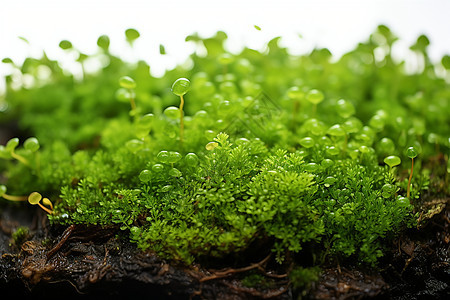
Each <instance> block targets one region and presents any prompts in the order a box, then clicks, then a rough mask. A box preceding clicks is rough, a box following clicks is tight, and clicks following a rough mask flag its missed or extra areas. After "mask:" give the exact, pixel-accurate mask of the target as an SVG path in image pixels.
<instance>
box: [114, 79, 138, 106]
mask: <svg viewBox="0 0 450 300" xmlns="http://www.w3.org/2000/svg"><path fill="white" fill-rule="evenodd" d="M119 85H120V87H121V88H122V89H123V90H119V91H118V97H119V99H127V100H128V101H130V105H131V112H132V113H134V112H135V111H136V102H135V101H134V89H135V88H136V82H135V81H134V79H133V78H131V77H129V76H122V77H120V79H119Z"/></svg>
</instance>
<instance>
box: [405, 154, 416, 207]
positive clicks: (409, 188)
mask: <svg viewBox="0 0 450 300" xmlns="http://www.w3.org/2000/svg"><path fill="white" fill-rule="evenodd" d="M406 155H407V156H408V157H409V158H411V172H410V173H409V179H408V187H407V189H406V198H408V199H410V198H409V195H410V192H411V179H412V175H413V169H414V158H415V157H417V155H418V151H417V149H416V148H415V147H409V148H408V149H406Z"/></svg>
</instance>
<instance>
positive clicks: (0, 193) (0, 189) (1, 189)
mask: <svg viewBox="0 0 450 300" xmlns="http://www.w3.org/2000/svg"><path fill="white" fill-rule="evenodd" d="M6 191H7V188H6V186H5V185H0V197H3V198H4V199H6V200H9V201H25V200H27V197H26V196H13V195H8V194H7V193H6Z"/></svg>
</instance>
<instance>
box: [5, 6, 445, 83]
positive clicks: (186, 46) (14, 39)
mask: <svg viewBox="0 0 450 300" xmlns="http://www.w3.org/2000/svg"><path fill="white" fill-rule="evenodd" d="M448 12H450V1H448V0H433V1H427V0H373V1H361V0H341V1H334V0H315V1H303V0H297V1H287V0H277V1H263V0H259V1H254V0H227V1H220V2H219V1H207V0H191V1H174V0H166V1H147V0H127V1H119V0H77V1H73V0H40V1H36V0H15V1H11V0H6V1H2V3H1V8H0V59H3V58H5V57H9V58H11V59H12V60H13V61H14V62H15V63H17V64H20V63H21V62H22V61H23V60H24V59H25V57H27V56H32V57H41V56H42V53H43V51H45V53H46V54H47V55H48V56H49V57H50V58H51V59H58V60H61V63H62V64H64V61H65V60H67V53H65V52H64V51H63V50H62V49H61V48H59V47H58V44H59V42H60V41H61V40H63V39H67V40H69V41H71V42H72V44H73V45H74V47H75V48H77V49H79V50H80V51H82V52H84V53H86V54H92V53H95V52H97V50H98V48H97V44H96V41H97V38H98V37H99V36H100V35H103V34H106V35H108V36H109V37H110V39H111V48H110V49H111V51H112V52H113V53H114V54H117V55H119V56H121V57H123V58H125V59H126V60H130V61H134V60H138V59H143V60H145V61H147V62H148V63H149V64H150V66H151V72H152V74H153V75H156V76H160V75H162V74H163V72H164V70H165V69H166V68H172V67H174V66H175V65H176V64H178V63H181V62H183V61H184V60H185V59H186V57H187V56H188V55H189V54H190V53H192V52H193V51H194V46H193V45H192V43H187V42H185V38H186V36H187V35H190V34H193V33H196V32H197V33H198V34H199V35H200V36H202V37H209V36H211V35H213V34H214V33H215V32H216V31H218V30H223V31H225V32H226V33H227V35H228V42H227V47H228V49H229V50H230V51H237V50H239V49H240V48H241V47H243V46H244V45H245V46H247V47H249V48H254V49H258V50H260V49H263V48H264V45H265V44H266V43H267V42H268V41H269V40H270V39H272V38H274V37H277V36H281V37H282V39H281V42H282V44H283V46H288V47H289V49H290V51H291V52H292V53H296V54H297V53H308V52H309V51H311V50H312V49H314V48H315V47H326V48H328V49H329V50H330V51H331V52H332V54H333V55H335V56H336V57H339V56H340V55H342V54H343V53H345V52H347V51H349V50H351V49H353V48H354V47H355V46H356V45H357V44H358V42H362V41H365V40H367V39H368V38H369V35H370V34H371V33H372V32H373V31H374V30H375V28H376V27H377V25H379V24H384V25H387V26H388V27H389V28H390V29H391V30H392V32H393V33H394V34H396V35H397V36H398V37H399V38H400V40H399V41H398V42H397V43H396V48H395V49H394V53H393V54H394V55H396V56H397V57H401V58H405V57H407V56H408V51H409V46H410V45H412V44H413V43H414V42H415V40H416V39H417V37H418V36H419V35H421V34H425V35H427V37H428V38H429V39H430V42H431V46H430V48H429V51H430V57H431V58H432V59H433V60H436V61H438V60H440V59H441V58H442V56H443V55H444V54H448V53H450V38H449V34H450V18H449V17H448ZM255 25H256V26H257V27H258V28H256V27H255ZM127 28H135V29H137V30H138V31H139V32H140V34H141V37H140V38H139V39H138V40H137V41H136V43H135V45H134V48H133V49H131V48H130V46H129V45H128V44H127V43H126V41H125V35H124V31H125V30H126V29H127ZM259 28H260V30H259ZM19 37H21V38H19ZM160 45H163V46H164V48H165V51H166V55H161V54H160ZM68 61H69V60H68ZM70 61H73V60H70ZM66 67H67V69H69V70H70V69H71V68H72V67H73V66H71V65H70V64H69V63H68V65H67V66H66ZM94 67H95V66H94ZM9 71H10V70H9V66H8V65H6V64H0V77H3V76H4V75H5V74H8V72H9ZM72 71H74V72H76V70H72ZM3 81H4V80H0V90H1V89H2V87H3V86H4V82H3Z"/></svg>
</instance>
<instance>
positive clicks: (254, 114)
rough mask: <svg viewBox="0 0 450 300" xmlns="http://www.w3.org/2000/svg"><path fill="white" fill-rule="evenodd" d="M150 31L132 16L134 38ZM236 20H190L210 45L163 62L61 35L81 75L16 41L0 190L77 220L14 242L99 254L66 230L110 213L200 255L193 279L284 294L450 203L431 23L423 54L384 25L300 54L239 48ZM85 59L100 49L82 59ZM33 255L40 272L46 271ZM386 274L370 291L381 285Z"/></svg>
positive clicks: (8, 200)
mask: <svg viewBox="0 0 450 300" xmlns="http://www.w3.org/2000/svg"><path fill="white" fill-rule="evenodd" d="M136 33H137V34H136ZM137 38H139V33H138V32H137V31H136V30H128V31H127V33H126V39H127V41H128V42H129V43H130V46H132V44H133V42H134V40H135V39H137ZM226 38H227V36H226V34H225V33H224V32H218V33H217V34H216V35H214V36H212V37H209V38H201V37H199V36H198V35H191V36H189V37H187V38H186V41H187V42H188V43H194V44H195V45H197V46H198V47H204V48H205V49H206V51H207V55H198V54H197V52H194V53H193V54H192V55H191V56H190V58H189V61H190V65H191V67H186V65H179V66H176V67H175V68H173V69H171V70H168V71H167V72H166V73H165V74H164V76H162V77H154V76H152V74H151V72H150V71H151V63H150V65H149V64H147V63H146V62H143V61H139V62H137V63H130V62H126V61H123V60H122V59H121V58H120V57H118V56H116V55H114V54H113V53H111V52H110V51H109V38H108V37H106V36H102V37H100V38H99V40H98V46H99V48H98V53H96V54H92V55H90V56H87V55H85V54H83V52H82V49H76V48H74V47H73V45H72V44H71V43H70V42H69V41H63V42H61V44H60V47H61V49H62V50H61V51H66V52H67V55H72V56H73V57H78V59H77V60H76V62H77V63H78V64H79V66H80V67H81V69H82V70H83V72H82V74H78V75H76V76H75V75H73V74H71V73H69V72H67V71H66V70H64V69H63V68H62V67H61V66H60V64H59V63H58V62H57V61H54V60H51V59H50V58H49V57H47V56H46V55H45V54H44V55H43V56H42V57H40V58H32V57H30V58H27V59H26V60H25V61H24V62H23V64H21V65H18V64H15V63H14V62H13V61H11V60H10V59H8V58H5V59H3V63H5V64H8V65H9V66H10V70H11V74H10V75H7V76H6V78H5V80H6V93H5V94H4V95H0V107H3V108H4V109H2V111H0V115H1V119H0V125H1V126H2V135H1V136H0V138H1V139H2V145H1V146H0V172H1V173H0V184H1V185H0V196H2V197H3V198H4V199H2V201H1V202H0V208H1V209H3V210H5V211H10V210H11V209H14V210H18V211H19V210H30V209H34V208H36V210H39V211H42V212H41V213H39V214H40V215H41V217H44V219H43V222H44V223H45V221H48V222H49V224H50V226H51V227H50V228H61V226H62V228H66V231H64V233H61V232H60V234H61V235H60V236H59V237H58V238H56V240H52V239H50V240H49V241H48V240H47V243H44V244H45V245H42V241H44V239H42V240H40V242H39V243H37V242H36V240H35V238H34V237H33V230H30V231H29V230H27V229H26V228H24V227H17V226H16V227H17V228H14V226H12V227H11V228H12V229H11V231H10V232H9V233H8V234H10V235H11V236H12V238H13V239H12V242H11V243H10V245H9V249H10V251H11V253H13V252H14V251H16V252H17V251H18V250H19V249H22V252H21V254H14V255H24V254H25V255H31V256H33V255H35V253H37V252H39V251H42V253H44V252H45V253H46V255H47V259H57V258H55V257H56V256H57V255H66V256H67V255H69V254H70V252H71V251H72V252H73V251H74V252H77V253H83V254H85V255H91V254H88V253H89V249H88V248H83V249H84V250H79V251H77V250H69V249H66V248H67V247H69V246H67V245H66V243H67V244H69V242H68V241H69V240H70V237H71V236H72V237H77V236H78V237H79V238H80V240H81V236H82V235H83V234H84V233H85V234H86V236H85V239H86V240H89V239H92V241H96V242H98V241H99V236H97V235H95V234H93V233H92V232H91V231H90V230H89V229H88V228H102V230H105V231H102V230H100V229H99V232H105V233H107V234H106V235H105V238H104V239H100V241H102V242H106V241H109V243H112V240H116V241H121V242H125V243H131V244H130V245H134V247H136V249H138V250H137V252H136V253H138V252H139V251H140V253H147V254H149V253H151V255H154V257H155V259H158V260H161V261H164V262H167V263H168V265H169V264H170V266H172V265H173V266H177V268H178V269H177V270H188V269H189V270H191V271H190V272H194V271H192V270H197V271H196V272H197V273H195V272H194V273H195V274H196V275H195V276H194V275H193V276H191V277H189V280H192V281H198V282H209V281H210V280H222V279H223V278H230V277H232V278H236V280H239V282H240V283H239V284H238V285H237V286H235V289H234V291H235V292H237V294H239V293H238V291H241V292H242V293H244V294H246V295H249V296H255V297H259V296H261V297H262V295H263V294H264V293H263V292H261V291H270V292H267V293H268V294H269V295H272V296H273V297H278V296H280V295H282V294H284V296H283V297H286V295H288V296H287V297H289V295H290V296H292V295H307V294H308V291H311V290H312V289H314V287H315V282H317V281H319V280H321V279H320V278H322V280H323V279H324V278H325V279H326V278H327V277H326V276H327V274H328V275H329V274H333V272H334V271H330V266H334V268H335V269H334V270H339V272H341V270H342V269H344V270H350V269H352V268H353V269H354V268H363V269H366V270H372V271H371V272H376V270H380V269H382V267H381V265H383V264H385V261H384V260H386V259H387V258H392V254H391V251H392V249H393V247H394V248H395V246H393V244H395V242H396V241H397V242H398V243H400V240H401V237H404V236H405V232H411V231H412V230H417V231H419V232H420V230H421V228H424V227H426V226H427V224H429V223H430V220H432V219H433V218H435V216H438V215H439V216H442V215H443V214H446V210H445V207H446V204H447V202H448V199H449V185H448V174H449V170H450V165H449V162H448V154H449V149H450V144H449V143H450V140H449V136H450V131H449V127H448V124H449V123H450V120H449V117H450V116H449V114H448V111H450V107H449V105H450V104H449V103H450V86H449V81H450V77H449V76H450V71H449V70H450V65H449V63H448V61H449V56H444V57H443V58H442V61H440V62H437V63H435V62H432V61H431V60H430V58H429V57H428V54H427V46H428V44H429V43H428V39H427V38H426V37H425V36H420V37H419V38H418V39H417V42H416V43H415V44H413V45H412V46H411V55H413V56H414V58H415V59H416V60H417V61H418V62H420V63H419V66H418V67H417V68H416V69H415V70H413V71H409V70H408V71H407V69H406V67H405V64H406V63H405V61H398V60H395V59H394V58H393V57H392V56H391V49H392V46H393V45H394V44H395V41H396V40H397V37H395V35H394V33H392V32H391V31H390V30H389V29H388V28H387V27H385V26H379V27H378V28H377V29H376V30H375V31H374V33H373V34H372V35H371V36H370V37H369V38H368V39H367V40H366V41H364V42H361V43H360V44H358V45H357V47H356V48H355V49H354V50H352V51H350V52H348V53H347V54H345V55H343V56H342V57H340V58H335V57H333V56H332V54H331V53H330V52H329V51H328V50H327V49H314V50H313V51H312V52H311V53H308V54H304V55H292V54H290V53H289V51H288V49H285V48H283V47H281V46H280V45H279V38H274V39H273V40H271V41H269V42H268V44H267V47H266V49H264V50H261V51H257V50H254V49H249V48H244V49H242V51H240V52H239V53H230V52H228V51H227V50H226V48H225V47H224V43H225V41H226ZM161 55H164V51H163V52H161ZM89 60H97V61H99V62H102V64H101V67H99V69H98V70H96V71H95V72H86V71H84V70H85V68H84V66H85V64H86V63H87V62H88V61H89ZM43 74H45V76H44V75H43ZM30 205H34V206H33V207H31V206H30ZM33 211H34V210H33ZM443 226H447V225H443ZM5 228H6V227H5ZM35 228H36V227H35ZM80 228H84V229H83V230H82V229H80ZM445 228H447V227H445ZM110 232H114V234H110ZM447 236H448V234H447ZM74 239H75V238H74ZM108 245H109V246H110V244H108ZM399 245H400V244H399ZM91 246H92V245H91ZM109 246H108V247H109ZM21 247H22V248H21ZM24 247H25V248H24ZM65 247H66V248H65ZM77 247H79V246H77ZM105 247H106V246H105ZM108 247H106V248H105V249H109V250H105V251H106V252H108V251H113V250H112V249H113V248H111V249H110V248H108ZM399 247H400V248H401V245H400V246H399ZM119 248H120V247H119ZM119 248H117V249H119ZM32 249H36V250H32ZM64 249H65V251H66V252H65V254H61V252H62V250H64ZM76 249H77V248H76ZM93 249H94V248H93ZM95 249H96V248H95ZM95 249H94V250H92V249H91V250H92V251H94V252H95V251H97V252H98V251H100V250H98V249H97V250H95ZM255 249H258V251H256V250H255ZM33 251H34V252H33ZM36 251H37V252H36ZM67 251H69V253H68V252H67ZM447 251H448V249H447ZM97 252H96V253H97ZM106 252H103V255H104V256H105V257H107V256H108V253H109V252H108V253H106ZM119 252H120V251H117V253H119ZM2 253H8V250H4V251H2ZM33 253H34V254H33ZM39 253H40V252H39ZM117 253H116V254H117ZM256 253H257V254H256ZM447 253H448V252H447ZM97 254H98V253H97ZM11 255H13V254H11ZM42 255H44V254H42ZM411 255H412V254H411ZM91 256H92V255H91ZM119 256H120V255H119ZM411 257H413V256H411ZM22 259H23V257H22ZM60 259H62V258H60ZM41 263H44V261H41ZM47 263H48V261H47ZM163 264H164V263H163ZM380 264H381V265H380ZM199 266H200V267H199ZM350 266H351V267H350ZM384 266H385V265H384ZM41 267H42V266H41ZM78 267H79V268H82V267H80V266H78ZM219 267H223V268H225V269H222V270H220V268H219ZM406 267H407V266H405V268H406ZM24 268H25V267H24ZM42 268H43V267H42ZM198 268H200V269H201V270H206V269H208V270H215V271H201V272H200V271H198V270H200V269H198ZM202 268H206V269H202ZM336 268H337V269H336ZM44 269H45V268H44ZM24 270H25V271H24V272H25V273H24V272H22V275H23V277H24V278H25V279H24V280H25V281H30V282H31V284H36V283H38V282H39V281H41V280H44V281H45V280H47V279H46V277H45V276H40V277H38V279H39V280H37V279H36V278H37V277H35V276H34V275H33V276H32V275H30V274H31V273H27V271H26V269H24ZM40 270H41V271H42V270H43V269H40ZM99 270H100V269H98V270H97V271H96V272H100V273H98V274H97V275H96V276H100V275H99V274H103V275H102V276H105V274H107V273H108V270H107V269H104V270H103V269H102V270H100V271H99ZM170 270H172V269H170ZM101 272H104V273H101ZM171 272H172V271H171ZM173 272H175V271H173ZM177 272H178V271H177ZM348 272H349V273H348V274H350V275H351V274H352V271H348ZM44 273H45V272H44ZM194 273H192V274H194ZM33 274H34V273H33ZM61 274H62V273H61ZM177 274H178V273H177ZM187 274H188V275H189V274H191V273H187ZM192 274H191V275H192ZM199 274H200V275H199ZM344 274H347V273H345V272H344ZM355 274H356V273H353V275H351V276H353V277H355V276H356V277H358V276H359V275H358V276H357V275H355ZM27 275H29V276H27ZM156 275H158V273H157V274H156ZM188 275H186V276H188ZM63 276H65V275H63ZM93 276H94V275H93ZM161 276H163V275H161ZM180 276H181V275H180ZM233 276H234V277H233ZM321 276H322V277H321ZM343 276H344V275H343ZM351 276H350V277H351ZM344 277H345V276H344ZM344 277H343V278H344ZM358 278H359V277H358ZM361 278H362V279H361V280H362V282H364V278H363V277H361ZM367 278H369V277H367ZM378 279H379V278H378ZM378 279H377V278H376V279H374V280H373V281H371V282H372V283H373V284H372V286H376V287H377V289H376V291H377V292H374V293H373V295H372V294H366V296H375V295H377V294H379V293H380V291H381V290H383V289H384V288H385V285H384V284H383V282H381V281H378ZM33 280H34V281H36V282H34V281H33ZM189 280H188V281H189ZM94 282H96V280H94ZM228 284H230V282H228ZM188 285H189V288H187V289H188V290H190V292H189V293H192V295H197V294H198V295H200V294H201V288H199V286H197V285H195V284H193V285H191V283H189V284H188ZM225 285H226V284H225ZM258 288H259V289H258ZM361 289H363V288H362V287H361ZM194 290H195V291H194ZM219 290H220V293H222V292H223V291H222V289H220V288H219ZM276 290H278V291H280V292H279V293H277V292H275V291H276ZM208 293H209V291H208ZM259 293H261V294H259ZM361 293H362V292H361ZM361 295H363V294H361Z"/></svg>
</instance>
